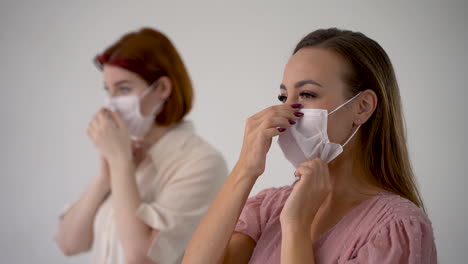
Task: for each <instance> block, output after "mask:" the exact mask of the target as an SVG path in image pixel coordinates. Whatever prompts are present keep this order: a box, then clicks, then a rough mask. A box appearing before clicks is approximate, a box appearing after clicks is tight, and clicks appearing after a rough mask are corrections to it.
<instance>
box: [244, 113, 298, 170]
mask: <svg viewBox="0 0 468 264" xmlns="http://www.w3.org/2000/svg"><path fill="white" fill-rule="evenodd" d="M301 107H302V105H300V104H294V105H290V104H283V105H276V106H271V107H268V108H266V109H265V110H263V111H261V112H259V113H257V114H255V115H253V116H251V117H250V118H248V119H247V122H246V125H245V132H244V142H243V144H242V150H241V154H240V157H239V161H238V163H237V164H236V167H237V168H239V169H242V170H246V171H248V172H249V174H253V175H255V177H258V176H260V175H261V174H262V173H263V172H264V170H265V160H266V154H267V152H268V150H269V149H270V146H271V139H272V138H273V137H274V136H277V135H279V134H281V133H282V132H284V131H285V130H286V129H287V128H289V127H291V126H293V125H294V124H295V123H296V120H298V119H300V118H301V117H302V116H303V115H304V114H303V113H300V112H297V111H298V110H299V109H300V108H301Z"/></svg>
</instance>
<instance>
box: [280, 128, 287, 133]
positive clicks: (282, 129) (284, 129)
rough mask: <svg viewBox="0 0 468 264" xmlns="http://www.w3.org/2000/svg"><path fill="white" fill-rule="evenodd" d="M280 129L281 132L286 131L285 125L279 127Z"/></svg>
mask: <svg viewBox="0 0 468 264" xmlns="http://www.w3.org/2000/svg"><path fill="white" fill-rule="evenodd" d="M278 131H279V132H280V133H281V132H284V131H286V128H284V127H278Z"/></svg>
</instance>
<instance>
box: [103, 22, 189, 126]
mask: <svg viewBox="0 0 468 264" xmlns="http://www.w3.org/2000/svg"><path fill="white" fill-rule="evenodd" d="M95 63H96V65H97V66H98V68H99V69H101V70H102V67H103V66H104V64H109V65H113V66H118V67H121V68H124V69H126V70H129V71H131V72H134V73H136V74H138V75H139V76H140V77H141V78H142V79H143V80H145V81H146V82H147V83H148V85H150V84H152V83H154V82H155V81H156V80H157V79H159V78H160V77H162V76H167V77H168V78H169V79H170V80H171V83H172V92H171V95H170V96H169V98H167V100H166V102H165V103H164V106H163V109H162V110H161V113H159V114H158V116H157V117H156V120H155V122H156V123H157V124H159V125H162V126H169V125H172V124H175V123H178V122H180V121H181V120H182V119H183V118H184V117H185V115H187V114H188V113H189V112H190V110H191V108H192V103H193V88H192V83H191V81H190V78H189V75H188V72H187V70H186V68H185V65H184V63H183V62H182V59H181V57H180V55H179V53H178V52H177V50H176V49H175V47H174V45H173V44H172V43H171V41H170V40H169V39H168V38H167V37H166V36H165V35H164V34H163V33H161V32H159V31H156V30H154V29H151V28H143V29H141V30H140V31H136V32H130V33H128V34H126V35H124V36H123V37H122V38H120V40H118V41H117V42H116V43H114V44H113V45H111V46H110V47H108V48H107V49H106V50H105V51H104V52H102V53H101V54H99V55H97V56H96V57H95Z"/></svg>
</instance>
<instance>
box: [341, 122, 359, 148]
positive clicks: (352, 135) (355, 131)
mask: <svg viewBox="0 0 468 264" xmlns="http://www.w3.org/2000/svg"><path fill="white" fill-rule="evenodd" d="M360 127H361V125H358V127H357V128H356V130H354V132H353V134H351V136H350V137H349V138H348V140H346V142H345V143H344V144H343V145H341V146H342V147H343V148H344V146H346V144H348V142H349V141H350V140H351V139H352V138H353V137H354V135H356V133H357V132H358V130H359V128H360Z"/></svg>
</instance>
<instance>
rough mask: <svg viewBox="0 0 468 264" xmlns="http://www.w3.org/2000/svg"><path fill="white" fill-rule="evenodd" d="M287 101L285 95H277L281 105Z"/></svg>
mask: <svg viewBox="0 0 468 264" xmlns="http://www.w3.org/2000/svg"><path fill="white" fill-rule="evenodd" d="M287 99H288V97H287V96H286V95H282V94H280V95H278V100H280V102H282V103H285V102H286V100H287Z"/></svg>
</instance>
